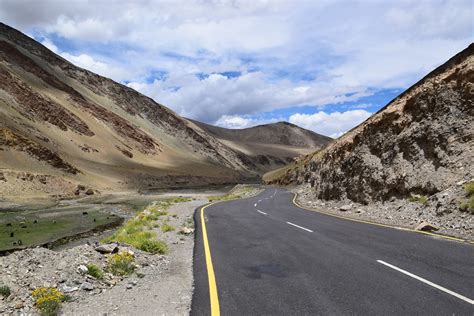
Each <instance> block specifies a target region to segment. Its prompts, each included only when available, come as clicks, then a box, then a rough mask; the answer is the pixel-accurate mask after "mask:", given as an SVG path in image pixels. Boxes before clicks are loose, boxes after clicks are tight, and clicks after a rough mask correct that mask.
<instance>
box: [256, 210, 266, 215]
mask: <svg viewBox="0 0 474 316" xmlns="http://www.w3.org/2000/svg"><path fill="white" fill-rule="evenodd" d="M257 212H259V213H260V214H263V215H267V213H265V212H262V211H260V210H257Z"/></svg>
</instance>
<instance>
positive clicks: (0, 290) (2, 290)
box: [0, 285, 11, 297]
mask: <svg viewBox="0 0 474 316" xmlns="http://www.w3.org/2000/svg"><path fill="white" fill-rule="evenodd" d="M10 294H11V291H10V288H9V287H8V286H6V285H2V286H0V295H2V296H3V297H8V296H10Z"/></svg>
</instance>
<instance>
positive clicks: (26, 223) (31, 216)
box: [0, 211, 118, 250]
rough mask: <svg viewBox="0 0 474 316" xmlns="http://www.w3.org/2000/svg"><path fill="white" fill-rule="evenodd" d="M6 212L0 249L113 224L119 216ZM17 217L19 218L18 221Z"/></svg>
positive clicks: (1, 219) (0, 216)
mask: <svg viewBox="0 0 474 316" xmlns="http://www.w3.org/2000/svg"><path fill="white" fill-rule="evenodd" d="M57 214H58V212H54V215H53V216H48V213H47V212H43V213H42V212H35V213H33V212H30V213H28V212H24V213H18V212H8V213H3V214H0V250H7V249H14V248H19V247H30V246H38V245H42V244H46V243H48V242H51V241H54V240H57V239H60V238H62V237H66V236H71V235H74V234H78V233H81V232H85V231H88V230H91V229H94V228H95V227H98V226H101V225H107V224H112V223H114V222H116V221H117V220H118V217H116V216H112V215H110V214H108V213H106V212H101V211H89V212H87V214H84V215H82V211H80V212H64V213H63V214H61V215H57ZM18 218H21V220H19V219H18Z"/></svg>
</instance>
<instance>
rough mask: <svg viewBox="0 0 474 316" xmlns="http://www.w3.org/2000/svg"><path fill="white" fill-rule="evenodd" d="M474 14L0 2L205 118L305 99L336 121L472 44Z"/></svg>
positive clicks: (370, 4) (408, 6) (39, 31)
mask: <svg viewBox="0 0 474 316" xmlns="http://www.w3.org/2000/svg"><path fill="white" fill-rule="evenodd" d="M210 13H212V14H210ZM473 15H474V12H473V7H472V1H470V0H434V1H406V0H403V1H350V2H348V1H343V0H342V1H299V2H298V4H295V3H294V2H292V1H263V0H262V1H249V0H236V1H217V2H216V1H199V0H197V1H187V2H178V3H177V2H170V1H166V0H164V1H152V0H141V1H129V2H125V1H120V0H110V1H95V2H89V1H86V0H70V1H61V0H43V1H36V0H22V1H17V0H0V20H1V21H4V22H5V23H7V24H10V25H12V26H14V27H17V28H19V29H20V30H22V31H24V32H28V33H30V34H34V35H36V36H38V38H41V39H42V38H54V39H55V41H54V43H53V42H52V41H50V40H45V41H44V44H45V45H46V46H47V47H49V48H50V49H52V50H53V51H56V52H59V53H60V54H61V55H62V56H63V57H65V58H66V59H68V60H70V61H72V62H73V63H75V64H77V65H79V66H81V67H84V68H87V69H89V70H92V71H95V72H98V73H100V74H102V75H104V76H108V77H112V78H113V79H115V80H117V81H124V82H128V83H129V86H131V87H133V88H135V89H137V90H139V91H140V92H143V93H145V94H146V95H148V96H150V97H153V98H154V99H155V100H157V101H158V102H160V103H163V104H164V105H166V106H168V107H171V108H172V109H174V110H175V111H177V112H178V113H180V114H182V115H186V116H188V117H191V118H195V119H199V120H203V121H206V122H215V121H217V120H219V119H221V118H223V117H227V118H232V117H237V116H238V117H244V118H247V119H248V117H249V115H254V114H256V113H260V112H269V111H273V110H277V109H282V108H286V107H293V108H294V107H297V106H303V105H306V106H307V105H309V106H314V108H315V109H314V110H315V111H318V110H324V111H326V112H319V113H326V114H327V115H330V116H331V115H332V116H331V117H332V120H333V121H336V120H337V119H339V120H341V119H342V118H340V117H337V116H336V115H335V114H333V113H331V114H328V113H329V112H334V110H335V109H327V108H325V106H328V105H332V106H334V104H336V109H337V104H339V103H341V102H345V101H354V100H358V99H360V98H361V97H364V96H369V95H370V94H372V93H374V92H377V91H381V90H385V89H404V88H407V87H408V86H410V85H411V84H413V83H415V82H416V81H417V80H419V79H420V78H421V77H422V76H424V75H425V74H426V73H428V72H429V71H431V70H432V69H433V68H434V67H436V66H437V65H440V64H441V63H443V62H444V61H446V60H447V59H448V58H450V57H451V56H452V55H454V54H455V53H457V52H459V51H460V50H462V49H463V48H465V47H466V46H467V45H469V44H470V43H471V42H472V41H473V40H474V36H473V33H472V29H473V28H474V24H473V23H474V22H473V20H472V16H473ZM56 39H58V41H56ZM63 42H66V43H67V44H68V45H64V46H63V45H62V43H63ZM71 47H73V48H74V49H75V50H74V51H72V50H69V49H71ZM226 72H238V73H239V75H238V76H227V75H225V73H226ZM154 73H160V74H161V75H160V76H154V75H153V74H154ZM369 102H371V101H369ZM383 105H384V104H379V105H378V106H383ZM361 107H362V106H361ZM339 110H340V109H339ZM367 113H368V112H367ZM317 114H318V113H317ZM359 114H360V113H359ZM295 115H296V114H295ZM305 115H307V114H305ZM314 115H316V114H314ZM321 115H322V114H321ZM341 115H343V117H348V116H349V115H350V113H348V112H343V113H341ZM344 115H345V116H344ZM352 115H354V113H352ZM300 119H302V118H300ZM306 119H307V120H309V118H306ZM222 122H224V123H223V124H227V123H225V122H226V121H225V120H224V121H222ZM354 122H355V121H354ZM234 123H235V125H236V126H237V125H239V124H240V125H239V126H244V125H245V124H247V123H245V121H241V122H240V123H239V122H238V121H237V120H234ZM228 124H233V123H232V120H231V121H229V123H228ZM248 124H253V122H249V123H248ZM327 124H329V123H327ZM344 124H345V123H344ZM344 124H343V123H342V121H341V126H342V125H344ZM329 125H330V124H329ZM329 125H328V126H329ZM345 126H349V123H347V124H346V125H345ZM346 129H347V128H346ZM342 130H344V128H341V129H340V130H339V129H336V128H331V129H329V127H328V129H327V130H325V133H326V134H329V135H336V134H337V133H340V132H341V131H342Z"/></svg>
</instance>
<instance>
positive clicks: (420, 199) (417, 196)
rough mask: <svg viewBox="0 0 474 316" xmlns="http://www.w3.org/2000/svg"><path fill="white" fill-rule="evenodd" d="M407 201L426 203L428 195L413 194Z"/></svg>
mask: <svg viewBox="0 0 474 316" xmlns="http://www.w3.org/2000/svg"><path fill="white" fill-rule="evenodd" d="M408 201H410V202H415V203H420V204H423V205H424V204H426V203H428V197H427V196H426V195H421V194H413V195H412V196H411V197H410V198H409V199H408Z"/></svg>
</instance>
